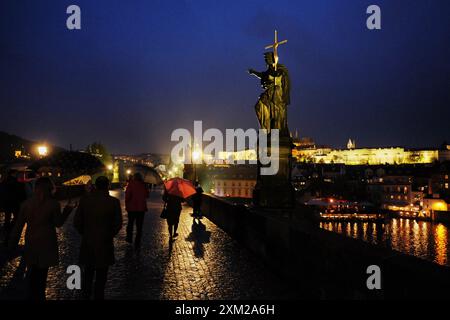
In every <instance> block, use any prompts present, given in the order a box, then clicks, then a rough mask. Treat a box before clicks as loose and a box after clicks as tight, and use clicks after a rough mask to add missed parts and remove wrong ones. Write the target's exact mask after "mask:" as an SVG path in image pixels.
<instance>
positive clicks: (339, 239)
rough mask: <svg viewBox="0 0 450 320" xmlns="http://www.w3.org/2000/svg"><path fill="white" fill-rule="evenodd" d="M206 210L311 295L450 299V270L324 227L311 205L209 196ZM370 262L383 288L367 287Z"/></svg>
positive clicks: (336, 297) (208, 214)
mask: <svg viewBox="0 0 450 320" xmlns="http://www.w3.org/2000/svg"><path fill="white" fill-rule="evenodd" d="M202 211H203V213H204V215H205V216H206V217H208V218H209V219H210V220H211V221H213V222H214V223H215V224H216V225H218V226H219V227H221V228H222V229H223V230H224V231H226V232H227V233H228V234H230V235H231V236H232V237H233V238H234V239H235V240H236V241H238V242H240V243H241V244H242V245H244V246H245V247H247V248H248V249H250V250H251V251H252V252H253V253H255V254H256V255H257V256H259V258H260V259H261V262H262V263H265V264H266V265H267V266H268V267H270V268H271V269H272V270H274V271H275V272H278V273H279V275H280V276H282V277H283V278H284V279H285V280H286V281H292V282H293V284H295V286H296V288H298V290H299V292H300V294H301V295H302V296H304V297H305V298H326V299H342V298H347V299H367V298H369V299H386V298H387V299H401V298H415V299H430V298H448V295H449V292H450V291H449V290H450V268H448V267H444V266H440V265H437V264H434V263H432V262H429V261H425V260H422V259H419V258H416V257H413V256H409V255H405V254H402V253H400V252H397V251H393V250H391V249H388V248H384V247H381V246H375V245H371V244H369V243H366V242H364V241H361V240H356V239H352V238H348V237H345V236H343V235H339V234H336V233H333V232H330V231H326V230H323V229H320V228H319V227H318V226H317V225H315V224H314V223H313V222H311V221H310V220H308V219H304V218H303V217H304V216H305V215H306V214H307V209H306V208H297V209H296V210H294V211H291V212H289V213H288V212H284V213H283V212H276V211H263V210H257V209H254V208H251V207H246V206H244V205H235V204H233V203H231V202H228V201H224V200H223V199H220V198H218V197H215V196H212V195H208V194H204V197H203V203H202ZM370 265H377V266H379V267H380V269H381V286H382V288H381V290H369V289H368V288H367V284H366V282H367V279H368V278H369V276H370V274H367V268H368V267H369V266H370Z"/></svg>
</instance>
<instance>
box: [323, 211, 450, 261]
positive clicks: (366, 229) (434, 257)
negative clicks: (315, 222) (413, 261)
mask: <svg viewBox="0 0 450 320" xmlns="http://www.w3.org/2000/svg"><path fill="white" fill-rule="evenodd" d="M320 227H321V228H323V229H325V230H328V231H333V232H336V233H340V234H344V235H346V236H347V237H352V238H355V239H361V240H364V241H366V242H369V243H372V244H380V245H383V246H387V247H389V248H392V249H394V250H397V251H401V252H404V253H407V254H410V255H414V256H416V257H419V258H422V259H426V260H430V261H433V262H436V263H438V264H441V265H448V266H450V261H449V257H450V246H449V244H448V241H449V227H448V226H446V225H443V224H441V223H436V224H435V223H431V222H428V221H416V220H409V219H400V218H397V219H392V220H391V221H389V222H388V223H375V222H320Z"/></svg>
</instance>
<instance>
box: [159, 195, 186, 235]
mask: <svg viewBox="0 0 450 320" xmlns="http://www.w3.org/2000/svg"><path fill="white" fill-rule="evenodd" d="M163 200H164V202H165V207H166V210H167V216H166V219H167V225H168V227H169V236H170V241H173V240H175V239H176V238H177V237H178V233H177V229H178V223H179V221H180V214H181V209H182V207H181V203H182V202H183V201H184V199H183V198H180V197H178V196H175V195H172V194H169V193H167V192H166V191H165V192H164V194H163Z"/></svg>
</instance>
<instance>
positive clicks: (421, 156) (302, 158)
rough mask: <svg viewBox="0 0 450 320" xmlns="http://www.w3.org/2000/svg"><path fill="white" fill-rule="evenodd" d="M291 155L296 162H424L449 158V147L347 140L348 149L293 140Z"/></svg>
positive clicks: (349, 163) (378, 163) (377, 163)
mask: <svg viewBox="0 0 450 320" xmlns="http://www.w3.org/2000/svg"><path fill="white" fill-rule="evenodd" d="M294 145H295V148H294V149H293V150H292V156H293V158H294V159H296V160H297V162H310V163H326V164H328V163H341V164H345V165H381V164H382V165H384V164H425V163H433V162H435V161H441V162H442V161H446V160H450V148H449V147H448V146H447V148H444V149H424V150H415V149H405V148H402V147H390V148H355V141H354V140H353V141H352V140H349V142H348V149H345V150H340V149H331V148H326V147H313V148H305V147H303V146H302V145H301V144H300V143H298V142H296V141H294Z"/></svg>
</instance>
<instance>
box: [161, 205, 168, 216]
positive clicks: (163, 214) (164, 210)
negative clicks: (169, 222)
mask: <svg viewBox="0 0 450 320" xmlns="http://www.w3.org/2000/svg"><path fill="white" fill-rule="evenodd" d="M160 218H161V219H167V202H164V207H163V209H162V211H161V214H160Z"/></svg>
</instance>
